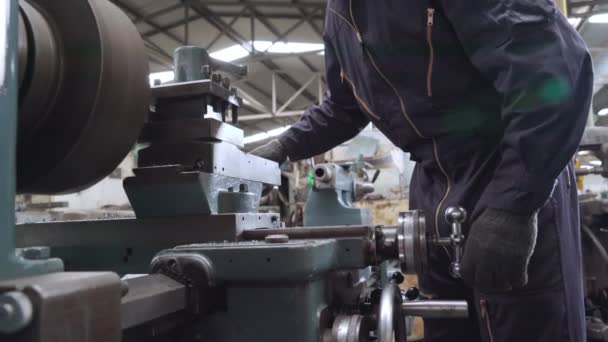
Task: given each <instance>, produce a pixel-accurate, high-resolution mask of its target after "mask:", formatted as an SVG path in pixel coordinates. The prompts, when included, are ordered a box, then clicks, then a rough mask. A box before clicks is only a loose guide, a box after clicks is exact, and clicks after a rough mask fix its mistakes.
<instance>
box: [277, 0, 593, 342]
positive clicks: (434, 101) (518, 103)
mask: <svg viewBox="0 0 608 342" xmlns="http://www.w3.org/2000/svg"><path fill="white" fill-rule="evenodd" d="M324 40H325V45H326V48H325V56H326V57H325V58H326V70H327V84H328V88H329V92H328V94H327V96H326V98H325V99H324V100H323V101H322V103H320V104H319V105H318V106H313V107H311V108H309V109H308V110H307V111H306V112H305V114H304V115H303V116H302V118H301V119H300V120H299V121H298V122H297V123H296V124H295V125H293V126H292V127H291V129H289V130H288V131H287V132H286V133H285V134H283V135H282V136H281V137H280V138H279V142H280V143H281V144H282V145H283V146H284V147H285V149H286V150H287V152H288V155H289V157H290V159H291V160H299V159H304V158H309V157H311V156H313V155H317V154H319V153H322V152H325V151H327V150H329V149H331V148H332V147H334V146H336V145H338V144H340V143H342V142H344V141H346V140H348V139H350V138H352V137H354V136H355V135H357V134H358V133H359V132H360V130H361V129H362V128H363V127H364V126H366V125H367V124H368V123H369V122H370V121H371V122H373V124H374V125H375V126H376V127H378V128H379V129H380V130H381V131H382V132H383V133H384V134H385V135H386V136H387V137H388V138H389V139H390V140H391V141H392V142H393V143H394V144H395V145H396V146H399V147H400V148H402V149H403V150H404V151H407V152H410V153H411V156H412V159H413V160H414V161H416V162H417V164H416V168H415V171H414V175H413V179H412V184H411V187H410V189H411V193H410V207H411V209H422V210H424V211H425V213H426V219H427V227H430V229H433V230H435V231H436V232H438V233H439V234H440V235H442V236H448V235H449V231H450V230H449V227H448V225H447V224H446V223H445V222H444V219H443V213H444V211H445V209H446V208H447V207H448V206H453V205H461V206H464V207H465V208H466V209H467V211H468V213H469V220H468V223H469V224H470V222H472V221H474V220H475V219H476V218H477V217H478V216H479V214H480V213H481V212H482V211H483V210H484V209H485V208H496V209H502V210H506V211H510V212H513V213H521V214H532V213H533V212H534V211H536V210H539V209H540V212H539V225H538V226H539V233H538V239H537V243H536V248H535V252H534V254H533V256H532V258H531V261H530V265H529V268H528V272H529V283H528V285H526V286H525V287H524V288H521V289H516V290H513V291H511V292H508V293H494V294H487V293H479V291H474V290H471V289H469V288H467V287H466V286H465V285H464V284H463V283H462V282H461V281H458V280H455V279H453V278H451V277H450V276H449V275H448V265H449V263H450V261H451V258H450V256H449V255H448V252H446V251H444V250H441V249H438V250H436V251H434V252H433V253H432V255H431V267H432V272H431V273H430V274H426V275H422V276H421V278H420V286H421V290H422V292H423V293H426V294H427V295H429V296H433V297H436V298H444V299H451V298H453V299H462V298H467V299H468V300H469V301H470V308H471V309H472V310H471V311H472V312H471V318H470V319H469V320H466V321H459V320H445V321H444V320H428V321H427V322H426V324H425V334H426V338H427V339H428V341H458V342H461V341H463V342H464V341H467V342H473V341H486V342H507V341H508V342H526V341H531V342H532V341H534V342H540V341H542V342H561V341H564V342H565V341H570V342H582V341H584V340H585V322H584V307H583V288H582V272H581V249H580V248H581V247H580V236H579V222H578V221H579V218H578V203H577V194H576V186H575V184H574V182H575V179H574V175H573V169H572V165H571V163H570V161H571V160H572V157H573V155H574V153H575V151H576V149H577V146H578V144H579V141H580V138H581V136H582V133H583V130H584V126H585V122H586V118H587V115H588V111H589V105H590V101H591V94H592V83H593V72H592V65H591V60H590V56H589V53H588V51H587V48H586V46H585V44H584V42H583V40H582V39H581V37H580V36H579V35H578V33H577V32H576V31H575V30H574V28H573V27H571V25H570V24H569V23H568V21H567V20H566V18H564V17H563V16H562V15H561V14H560V12H559V11H558V10H557V9H556V7H555V5H554V4H553V1H552V0H436V1H435V0H410V1H403V0H350V1H349V0H333V1H329V3H328V9H327V17H326V25H325V32H324ZM466 228H467V227H466V226H465V235H466ZM465 248H466V246H465Z"/></svg>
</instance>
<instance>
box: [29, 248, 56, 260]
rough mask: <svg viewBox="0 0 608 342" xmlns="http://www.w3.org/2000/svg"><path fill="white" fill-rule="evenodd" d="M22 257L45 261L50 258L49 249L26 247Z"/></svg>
mask: <svg viewBox="0 0 608 342" xmlns="http://www.w3.org/2000/svg"><path fill="white" fill-rule="evenodd" d="M22 255H23V257H24V258H26V259H28V260H46V259H48V258H50V257H51V249H50V248H49V247H46V246H36V247H26V248H23V249H22Z"/></svg>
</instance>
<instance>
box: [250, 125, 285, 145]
mask: <svg viewBox="0 0 608 342" xmlns="http://www.w3.org/2000/svg"><path fill="white" fill-rule="evenodd" d="M289 127H291V126H283V127H279V128H275V129H272V130H270V131H268V132H262V133H258V134H254V135H250V136H248V137H245V139H243V142H244V143H245V144H246V145H247V144H251V143H254V142H258V141H262V140H266V139H270V138H274V137H277V136H279V135H281V133H283V132H285V131H286V130H288V129H289Z"/></svg>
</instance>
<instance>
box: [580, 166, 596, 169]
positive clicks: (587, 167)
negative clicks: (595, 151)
mask: <svg viewBox="0 0 608 342" xmlns="http://www.w3.org/2000/svg"><path fill="white" fill-rule="evenodd" d="M581 169H583V170H593V169H594V167H593V166H591V165H581Z"/></svg>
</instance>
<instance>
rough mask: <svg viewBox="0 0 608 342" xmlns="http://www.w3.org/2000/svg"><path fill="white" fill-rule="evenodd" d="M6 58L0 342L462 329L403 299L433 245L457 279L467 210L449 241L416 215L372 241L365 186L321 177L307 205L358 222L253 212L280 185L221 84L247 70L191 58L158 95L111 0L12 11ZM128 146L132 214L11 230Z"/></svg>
mask: <svg viewBox="0 0 608 342" xmlns="http://www.w3.org/2000/svg"><path fill="white" fill-rule="evenodd" d="M0 46H2V48H1V49H0V63H1V64H0V114H1V115H0V341H11V342H13V341H14V342H17V341H28V342H39V341H40V342H42V341H61V342H94V341H95V342H97V341H100V342H101V341H103V342H115V341H219V342H236V341H253V342H262V341H264V342H267V341H294V342H299V341H302V342H311V341H319V342H356V341H374V340H376V341H381V342H389V341H393V339H394V340H395V341H406V340H407V327H406V320H407V319H406V318H407V317H412V316H418V317H423V318H425V319H436V318H454V319H457V318H463V317H467V316H468V310H467V304H466V302H463V301H429V300H423V299H421V298H419V297H418V293H417V291H416V289H414V288H412V289H409V290H401V289H400V287H399V284H400V283H401V282H402V281H403V278H404V277H403V274H424V273H425V272H428V263H427V258H428V254H429V253H430V251H432V249H434V248H451V249H452V252H453V255H454V256H455V258H454V259H455V261H454V263H453V265H452V266H451V272H452V274H453V276H455V277H458V275H459V260H460V259H459V257H460V255H461V253H462V244H463V240H464V237H463V236H462V233H461V229H460V224H461V222H462V221H463V220H464V219H465V218H466V213H465V212H464V210H462V209H460V208H450V209H448V211H447V212H446V220H448V222H449V223H450V224H451V225H452V230H453V234H452V235H451V236H447V237H440V236H434V235H432V234H430V233H429V232H427V231H426V229H425V221H424V214H423V213H421V212H416V211H410V212H403V213H402V214H401V215H400V216H399V217H398V218H395V225H394V226H375V225H373V224H371V223H369V222H368V221H369V217H368V215H367V214H365V213H362V212H356V211H353V210H351V209H350V202H351V196H352V194H353V193H354V192H357V191H358V190H357V186H359V188H360V185H357V184H355V183H354V182H353V178H352V177H350V178H349V175H348V173H347V172H346V171H344V169H343V168H341V167H340V166H335V165H322V166H320V168H319V170H318V172H316V179H315V182H317V183H316V186H315V191H324V193H319V194H317V195H315V196H312V197H311V198H312V199H311V201H314V200H315V198H316V200H318V201H321V200H322V201H324V202H323V203H331V201H332V200H333V199H335V203H338V204H339V207H340V208H339V209H338V205H336V206H334V207H335V208H337V209H336V213H337V214H336V215H338V211H337V210H342V211H344V212H348V213H349V214H348V220H345V221H344V222H345V223H348V224H342V225H340V224H338V223H336V222H330V225H323V224H324V222H327V221H323V220H324V219H323V217H325V219H327V220H330V219H331V220H335V219H336V217H332V216H331V215H329V216H328V215H325V216H323V217H322V215H319V216H318V218H317V220H316V221H315V220H312V221H311V220H308V222H313V221H314V222H315V223H318V224H321V225H320V226H315V225H307V226H306V227H299V228H298V227H296V228H285V227H284V226H283V225H282V223H281V219H280V217H279V216H278V215H277V214H272V213H258V210H257V207H258V203H259V199H260V195H261V193H262V190H263V187H264V186H268V185H271V186H272V185H278V184H279V183H280V178H281V177H280V175H281V174H280V169H279V165H277V164H276V163H273V162H271V161H268V160H265V159H262V158H259V157H256V156H253V155H250V154H247V153H245V152H243V150H242V148H243V131H242V130H240V129H238V128H237V127H236V126H234V124H236V123H237V122H238V108H239V106H240V105H241V99H240V98H239V96H238V92H237V91H236V90H235V89H233V88H231V85H230V80H229V78H228V77H227V76H226V75H227V74H232V75H234V74H237V75H241V76H242V75H244V74H246V72H247V70H246V68H245V67H241V66H237V65H230V64H226V63H221V62H219V61H215V60H213V59H211V58H209V55H208V54H207V53H206V51H205V50H203V49H199V48H196V47H181V48H179V49H177V50H176V52H175V55H174V59H175V60H174V64H175V65H174V68H175V75H176V76H175V78H176V79H175V81H174V82H171V83H165V84H160V83H157V84H156V85H155V86H153V87H151V89H150V86H149V85H148V69H147V58H146V55H145V53H144V45H143V42H142V40H141V38H140V36H139V35H138V33H137V31H136V29H135V27H134V26H133V24H132V23H131V22H130V20H129V18H128V17H127V16H125V15H124V14H123V13H122V12H121V11H119V10H118V9H117V8H116V7H115V6H114V5H112V4H111V3H109V2H108V1H106V0H61V1H45V0H26V1H19V2H18V1H16V0H4V1H3V4H2V5H0ZM5 47H6V49H5ZM133 146H138V147H140V149H139V151H138V154H137V166H136V168H135V169H134V170H133V172H134V176H132V177H130V178H127V179H125V181H124V189H125V192H126V193H127V196H128V198H129V201H130V203H131V205H132V207H133V210H134V213H135V217H133V218H121V219H105V220H89V221H69V222H68V221H66V222H56V221H52V222H44V223H31V224H22V225H18V226H15V224H14V196H15V193H44V194H56V193H68V192H74V191H78V190H81V189H84V188H87V187H88V186H90V185H92V184H94V183H96V182H97V181H99V180H101V179H102V178H104V177H105V176H107V175H108V174H110V173H111V172H112V170H113V169H115V168H116V167H117V165H118V164H119V163H120V161H121V160H122V159H123V158H124V157H125V156H126V155H127V154H128V153H129V151H130V150H131V149H132V148H133ZM361 191H364V190H361ZM332 196H334V197H332ZM309 207H310V208H311V209H310V210H311V211H312V210H313V209H312V208H315V204H314V202H313V203H309ZM317 207H319V206H317ZM307 215H313V216H314V212H308V213H307ZM355 219H356V220H359V221H354V220H355ZM353 222H359V223H360V224H353ZM132 274H138V275H140V276H138V277H124V276H125V275H132Z"/></svg>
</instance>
